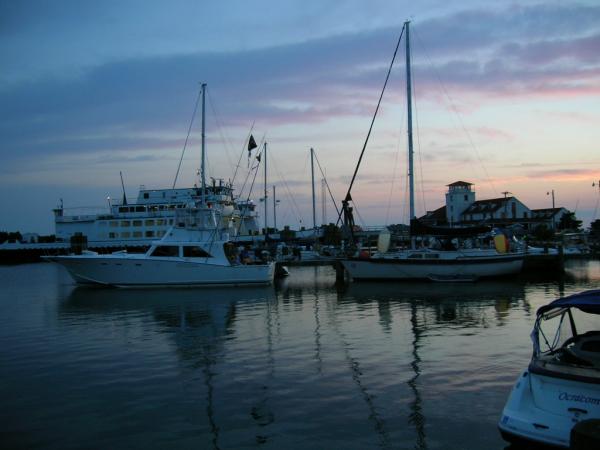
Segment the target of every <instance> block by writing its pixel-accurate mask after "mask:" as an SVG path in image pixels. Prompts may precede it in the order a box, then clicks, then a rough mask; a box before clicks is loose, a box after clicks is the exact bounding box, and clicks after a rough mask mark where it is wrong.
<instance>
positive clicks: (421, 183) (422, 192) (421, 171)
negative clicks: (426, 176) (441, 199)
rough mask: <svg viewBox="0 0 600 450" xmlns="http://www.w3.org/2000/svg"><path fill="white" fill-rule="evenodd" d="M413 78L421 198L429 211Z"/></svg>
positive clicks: (424, 206)
mask: <svg viewBox="0 0 600 450" xmlns="http://www.w3.org/2000/svg"><path fill="white" fill-rule="evenodd" d="M411 79H412V80H413V98H414V101H413V103H414V106H415V122H416V125H417V148H418V150H419V151H418V152H417V153H418V155H419V174H420V177H419V184H420V185H421V200H422V202H423V211H424V213H427V205H426V203H425V188H424V186H423V159H422V152H421V130H420V128H419V110H418V108H417V98H416V97H417V89H416V86H415V82H414V77H411Z"/></svg>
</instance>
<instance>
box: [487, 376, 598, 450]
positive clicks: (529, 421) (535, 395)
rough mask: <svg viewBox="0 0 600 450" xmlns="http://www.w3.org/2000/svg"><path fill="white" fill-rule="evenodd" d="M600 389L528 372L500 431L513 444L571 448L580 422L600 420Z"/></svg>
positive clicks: (515, 389) (508, 406) (509, 404)
mask: <svg viewBox="0 0 600 450" xmlns="http://www.w3.org/2000/svg"><path fill="white" fill-rule="evenodd" d="M599 387H600V385H598V384H597V383H586V382H582V381H576V380H569V379H562V378H555V377H551V376H543V375H539V374H533V373H531V372H529V371H525V372H524V373H523V374H522V375H521V376H520V377H519V379H518V380H517V382H516V383H515V386H514V387H513V390H512V392H511V394H510V397H509V399H508V402H507V403H506V406H505V407H504V411H503V412H502V418H501V419H500V423H499V424H498V428H499V429H500V432H501V433H502V435H503V436H504V437H505V438H506V439H507V440H509V441H510V440H529V441H536V442H541V443H544V444H550V445H554V446H559V447H565V448H568V447H569V445H570V434H571V429H572V428H573V427H574V426H575V424H576V423H577V422H579V421H581V420H587V419H599V418H600V389H599Z"/></svg>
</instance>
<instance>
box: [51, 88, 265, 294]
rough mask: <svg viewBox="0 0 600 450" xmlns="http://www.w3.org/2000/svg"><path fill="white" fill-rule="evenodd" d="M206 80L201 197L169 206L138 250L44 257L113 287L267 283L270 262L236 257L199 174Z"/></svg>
mask: <svg viewBox="0 0 600 450" xmlns="http://www.w3.org/2000/svg"><path fill="white" fill-rule="evenodd" d="M205 92H206V84H202V116H203V120H202V161H201V171H200V174H201V182H202V186H201V197H200V200H199V201H197V202H190V203H189V204H188V205H186V207H185V208H181V209H177V210H176V212H175V214H176V215H175V224H174V225H173V226H172V227H171V228H170V229H169V230H168V231H167V233H166V234H165V235H164V236H163V238H162V239H160V240H159V241H154V242H153V243H152V245H151V246H150V248H149V249H148V251H147V252H146V253H144V254H135V253H127V252H126V251H119V252H114V253H111V254H98V253H96V252H91V251H83V252H81V254H74V255H66V256H49V257H45V259H46V260H49V261H53V262H56V263H58V264H61V265H62V266H64V267H65V268H66V269H67V270H68V272H69V274H70V275H71V277H72V278H73V279H74V280H75V281H76V282H77V283H79V284H94V285H104V286H116V287H139V286H197V285H246V284H270V283H271V282H272V281H273V277H274V273H275V263H274V262H269V261H259V262H258V263H253V264H249V263H243V262H241V261H239V255H237V249H236V246H235V242H232V241H231V240H230V235H231V234H235V229H234V227H233V224H232V223H231V222H229V224H230V226H228V227H224V226H223V225H222V223H223V221H222V216H223V215H224V212H223V210H222V209H220V208H213V207H212V206H213V205H211V203H210V202H209V201H208V197H207V186H206V179H205V153H206V152H205V125H204V124H205V121H204V105H205Z"/></svg>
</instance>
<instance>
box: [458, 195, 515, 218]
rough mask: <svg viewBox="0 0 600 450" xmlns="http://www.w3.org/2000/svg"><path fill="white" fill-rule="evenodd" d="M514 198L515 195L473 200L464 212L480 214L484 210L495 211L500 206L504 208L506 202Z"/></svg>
mask: <svg viewBox="0 0 600 450" xmlns="http://www.w3.org/2000/svg"><path fill="white" fill-rule="evenodd" d="M512 199H514V197H500V198H491V199H488V200H477V201H476V202H473V203H472V204H471V206H469V207H468V208H467V209H465V210H464V211H463V212H462V214H478V213H484V212H486V213H487V212H495V211H498V210H499V209H500V208H503V207H504V206H505V204H506V203H507V202H508V201H509V200H512Z"/></svg>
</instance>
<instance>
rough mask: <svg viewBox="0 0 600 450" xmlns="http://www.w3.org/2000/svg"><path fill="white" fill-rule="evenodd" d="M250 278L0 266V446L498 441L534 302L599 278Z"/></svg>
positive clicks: (363, 445)
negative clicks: (117, 283)
mask: <svg viewBox="0 0 600 450" xmlns="http://www.w3.org/2000/svg"><path fill="white" fill-rule="evenodd" d="M334 279H335V276H334V273H333V271H332V270H331V269H329V268H326V267H322V268H292V272H291V276H290V277H289V278H288V279H286V280H284V281H283V283H280V284H277V285H276V286H274V287H273V286H271V287H262V288H225V289H165V290H156V289H154V290H119V289H89V288H81V287H76V286H74V285H73V283H72V281H71V280H70V278H69V276H68V275H67V273H66V272H65V271H64V270H63V269H62V268H61V267H58V266H55V265H52V264H42V263H40V264H32V265H21V266H12V267H6V266H4V267H0V286H2V288H1V290H0V342H1V344H2V346H1V349H0V398H2V408H1V409H0V441H2V442H4V444H3V448H56V449H67V448H111V449H120V448H144V449H146V448H201V449H238V448H261V449H283V448H285V449H307V448H310V449H338V448H339V449H378V448H382V449H476V450H481V449H504V448H505V447H506V444H505V443H504V442H503V441H502V440H501V438H500V436H499V434H498V432H497V429H496V423H497V421H498V418H499V416H500V413H501V411H502V408H503V406H504V402H505V401H506V398H507V395H508V393H509V391H510V389H511V387H512V383H513V381H514V380H515V379H516V377H517V376H518V375H519V372H520V371H521V370H522V369H524V368H525V367H526V365H527V363H528V360H529V357H530V353H531V346H530V341H529V336H528V335H529V332H530V331H531V328H532V326H533V322H534V318H535V311H536V309H537V308H538V307H539V306H541V305H543V304H545V303H547V302H549V301H551V300H553V299H555V298H557V297H559V296H561V295H567V294H571V293H574V292H578V291H581V290H584V289H592V288H600V262H597V261H592V262H575V261H573V262H569V263H568V266H567V274H566V276H565V277H562V278H561V279H560V280H559V279H557V278H556V277H555V278H553V279H545V280H535V281H532V280H527V281H525V280H512V281H502V282H480V283H473V284H471V283H466V284H456V285H447V284H432V283H423V284H407V283H402V284H377V283H368V284H358V283H357V284H348V285H345V286H342V287H336V286H335V284H334Z"/></svg>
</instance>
